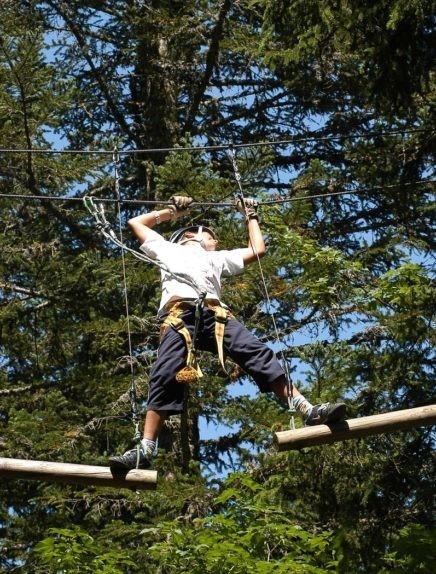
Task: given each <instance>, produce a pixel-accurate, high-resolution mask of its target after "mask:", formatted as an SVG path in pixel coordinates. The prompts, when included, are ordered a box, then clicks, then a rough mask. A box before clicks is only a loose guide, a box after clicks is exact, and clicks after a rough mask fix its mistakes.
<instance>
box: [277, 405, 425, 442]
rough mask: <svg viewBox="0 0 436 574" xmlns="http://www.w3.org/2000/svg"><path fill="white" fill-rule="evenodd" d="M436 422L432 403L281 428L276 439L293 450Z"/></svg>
mask: <svg viewBox="0 0 436 574" xmlns="http://www.w3.org/2000/svg"><path fill="white" fill-rule="evenodd" d="M433 424H436V405H428V406H425V407H417V408H413V409H406V410H402V411H394V412H391V413H384V414H380V415H373V416H369V417H361V418H357V419H350V420H346V421H340V422H336V423H331V424H329V425H317V426H313V427H304V428H300V429H295V430H289V431H283V432H277V433H275V435H274V442H275V444H276V446H277V448H278V450H280V451H284V450H293V449H299V448H304V447H308V446H316V445H320V444H330V443H333V442H337V441H343V440H348V439H353V438H362V437H366V436H371V435H375V434H382V433H389V432H395V431H400V430H407V429H411V428H413V427H418V426H425V425H433Z"/></svg>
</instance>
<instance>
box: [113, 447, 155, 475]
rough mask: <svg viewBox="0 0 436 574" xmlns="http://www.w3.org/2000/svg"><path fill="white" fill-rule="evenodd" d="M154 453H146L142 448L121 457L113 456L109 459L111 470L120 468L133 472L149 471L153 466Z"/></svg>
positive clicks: (129, 451) (132, 450) (134, 449)
mask: <svg viewBox="0 0 436 574" xmlns="http://www.w3.org/2000/svg"><path fill="white" fill-rule="evenodd" d="M152 463H153V452H149V453H146V452H144V449H143V447H142V446H140V447H139V449H138V448H132V449H131V450H127V451H126V452H125V453H124V454H122V455H120V456H111V457H110V458H109V466H110V467H111V468H120V469H124V470H132V469H134V468H141V469H147V468H150V467H151V466H152Z"/></svg>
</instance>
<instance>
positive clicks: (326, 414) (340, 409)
mask: <svg viewBox="0 0 436 574" xmlns="http://www.w3.org/2000/svg"><path fill="white" fill-rule="evenodd" d="M346 410H347V406H346V404H345V403H322V404H320V405H315V406H313V407H312V410H311V411H310V415H309V416H308V417H307V418H306V420H305V421H304V424H305V426H307V427H308V426H309V427H310V426H315V425H324V424H326V423H333V422H337V421H340V420H342V419H343V418H344V417H345V413H346Z"/></svg>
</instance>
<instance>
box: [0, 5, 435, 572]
mask: <svg viewBox="0 0 436 574" xmlns="http://www.w3.org/2000/svg"><path fill="white" fill-rule="evenodd" d="M432 7H433V3H432V2H430V1H420V0H391V1H387V0H381V1H375V2H361V1H359V0H316V1H315V0H304V1H302V0H293V1H290V2H283V1H281V0H268V1H267V0H236V1H234V2H231V1H229V0H220V1H206V0H203V1H198V0H197V1H195V0H186V1H177V0H174V1H171V0H167V1H163V0H162V1H157V0H149V1H145V0H144V1H141V0H125V1H114V0H101V1H95V0H88V1H84V0H70V1H68V2H67V1H62V0H56V1H55V0H48V1H36V0H28V1H25V0H13V1H12V0H2V1H1V2H0V16H1V18H0V81H1V86H2V89H1V91H0V147H1V150H0V192H1V195H2V197H1V211H0V220H1V224H0V242H1V244H0V250H1V260H0V266H1V278H0V322H1V323H0V326H1V339H0V344H1V348H0V361H1V371H0V454H1V456H2V457H11V458H19V459H31V460H50V461H66V462H75V463H83V464H98V465H106V464H107V457H108V456H109V455H110V454H115V453H119V452H122V451H123V450H124V449H125V448H127V447H129V446H130V443H131V441H132V438H133V434H134V426H133V425H132V420H131V413H130V402H129V389H130V387H131V385H132V374H131V372H132V368H133V372H134V380H135V384H136V386H137V394H138V402H139V407H140V409H141V412H142V411H143V410H144V408H145V404H146V403H145V401H146V396H147V381H148V373H149V369H150V365H151V364H152V363H153V359H154V357H155V353H156V346H157V342H158V325H157V322H156V317H155V314H156V310H157V306H158V301H159V273H158V270H157V269H156V268H155V267H153V266H151V265H146V264H144V263H142V262H139V261H137V260H136V259H135V258H133V257H131V256H130V255H128V254H127V255H126V257H125V271H126V273H125V275H126V282H125V283H124V278H123V260H122V256H121V255H122V254H121V251H120V249H118V248H116V247H114V246H113V245H112V244H110V243H108V242H107V241H106V240H104V239H103V238H102V236H101V234H100V233H99V231H98V229H97V228H96V226H95V222H94V220H93V219H92V218H91V217H90V216H89V214H88V212H87V211H86V209H85V207H84V205H83V202H82V199H81V198H82V197H83V196H85V195H87V196H91V197H93V198H94V199H95V200H96V201H97V200H105V201H104V203H103V205H104V207H105V211H106V217H107V219H108V221H109V222H110V223H111V225H112V227H113V229H114V230H115V232H116V233H117V234H118V235H119V236H120V235H122V239H123V241H124V242H125V243H126V245H128V246H129V247H132V248H134V247H137V246H136V243H135V241H134V240H133V238H132V237H131V236H130V235H129V234H128V233H127V230H126V225H125V224H126V220H127V219H128V218H129V217H131V216H133V215H135V214H138V213H140V212H142V211H144V210H148V209H152V208H153V207H154V205H155V203H153V202H159V203H158V204H159V205H161V206H162V207H164V206H165V205H166V203H167V202H168V200H169V198H170V197H171V196H172V195H174V194H182V195H190V196H192V197H193V198H195V200H196V201H197V202H198V203H199V205H198V207H197V209H196V210H193V212H192V215H191V216H190V217H191V219H189V218H188V219H187V220H186V223H190V222H195V221H200V220H201V221H204V222H205V223H207V224H209V225H210V226H212V227H213V228H214V229H215V230H216V232H217V234H218V236H219V239H220V246H221V247H224V248H231V247H238V246H241V245H244V244H246V229H245V224H244V222H243V221H242V220H241V218H240V217H238V216H237V214H236V212H235V210H234V208H233V207H232V206H231V203H232V202H233V196H234V193H235V191H237V185H236V182H235V177H234V173H233V170H232V165H231V162H230V161H229V157H228V154H227V151H228V147H229V146H231V145H233V150H234V152H235V155H236V159H237V162H238V166H239V169H240V172H241V177H242V180H241V181H242V187H243V190H244V194H245V195H246V196H254V197H256V198H257V199H258V200H259V202H260V203H261V207H260V215H261V222H262V229H263V231H264V233H265V237H266V239H267V243H268V254H267V256H266V257H265V258H264V259H262V262H261V264H262V266H261V268H260V269H259V267H258V266H256V265H252V266H251V267H250V268H249V269H248V270H247V271H246V272H245V274H244V275H243V276H240V277H237V278H233V279H231V280H228V281H226V284H225V288H224V299H225V301H226V302H227V303H228V305H229V306H230V307H231V309H232V311H233V313H234V314H235V315H236V316H237V317H238V318H239V319H241V320H242V321H244V322H245V324H246V325H247V326H248V327H249V328H250V329H252V330H253V332H255V333H256V334H257V335H258V336H259V337H261V338H262V339H263V340H265V341H267V342H268V344H270V345H272V346H273V347H274V348H275V349H276V350H277V351H280V358H281V359H282V360H284V361H286V362H287V365H288V366H289V369H290V372H291V375H292V377H293V379H294V381H295V382H296V383H297V384H298V386H299V387H300V388H301V389H302V390H303V391H304V393H305V394H306V395H307V396H308V397H309V398H310V399H311V400H312V401H313V402H319V401H325V400H333V401H335V400H344V401H345V402H347V405H348V416H349V418H354V417H359V416H365V415H372V414H376V413H381V412H388V411H392V410H397V409H407V408H412V407H416V406H421V405H425V404H429V403H432V402H433V403H434V402H435V400H434V382H433V380H434V379H433V371H432V358H433V357H432V344H433V343H434V331H433V330H432V327H433V323H432V320H433V315H434V301H435V298H434V283H433V276H432V263H433V259H432V256H433V248H434V235H433V229H434V227H433V213H434V212H433V205H434V204H432V201H433V198H434V180H433V177H434V172H433V156H432V150H434V149H435V129H434V126H435V123H434V68H433V64H434V60H433V57H434V52H433V51H432V50H434V12H433V11H432ZM432 46H433V47H432ZM432 103H433V107H432ZM114 150H115V151H114ZM55 152H56V153H55ZM116 175H117V176H118V179H116V177H115V176H116ZM117 183H118V184H119V193H120V199H121V201H119V202H117V201H116V199H117V187H118V186H117ZM147 202H148V203H147ZM206 204H207V205H206ZM222 204H227V205H222ZM183 223H184V222H183ZM173 229H174V227H172V226H169V225H167V226H165V225H162V227H161V229H160V231H162V232H163V233H164V234H166V233H171V231H172V230H173ZM125 296H127V300H128V304H129V306H128V312H127V308H126V304H125ZM272 312H273V313H274V317H275V322H276V326H277V332H278V336H279V343H277V339H276V335H275V332H274V321H272ZM129 332H130V338H131V347H132V354H131V355H130V351H129ZM201 364H202V368H203V371H204V372H205V374H206V376H205V377H204V378H203V379H202V380H201V381H200V382H199V383H198V384H197V385H193V386H191V387H190V393H189V401H188V404H187V408H186V411H185V412H184V413H183V415H182V416H181V417H179V418H177V417H176V418H174V419H172V420H171V422H170V423H169V424H168V425H167V426H166V428H165V431H164V433H163V436H162V440H161V442H160V450H159V456H158V457H157V459H156V469H157V470H158V473H159V481H158V486H157V490H156V491H155V492H135V491H130V490H123V489H103V488H98V487H79V486H67V485H55V484H49V483H43V482H31V481H11V480H4V479H3V480H2V481H1V492H0V501H1V506H0V571H1V572H16V573H32V574H35V573H39V572H41V573H44V574H47V573H57V574H60V573H68V574H69V573H75V572H77V573H79V572H80V573H81V574H82V573H86V572H90V573H106V574H118V573H128V574H129V573H132V574H133V573H136V572H141V573H144V572H145V573H147V574H148V573H156V574H157V573H161V574H165V573H166V574H173V573H174V574H176V573H177V574H179V573H181V572H187V573H190V574H196V573H202V574H204V573H223V572H224V573H230V572H231V573H232V574H245V573H251V572H252V573H260V574H262V573H273V572H274V574H277V573H278V574H280V573H294V572H295V573H297V572H298V573H317V574H324V573H328V572H339V573H346V574H349V573H360V572H362V573H381V574H382V573H387V572H390V573H391V572H393V573H404V574H406V573H407V574H410V573H412V572H413V573H422V574H424V573H430V571H432V565H434V563H435V558H436V557H435V543H434V542H435V537H434V523H433V522H432V519H433V517H432V504H431V501H432V499H433V496H434V484H435V475H434V460H433V458H432V456H433V450H432V449H433V447H434V434H432V431H431V428H428V427H427V428H425V427H424V428H417V429H414V430H411V431H407V432H401V433H394V434H389V435H381V436H376V437H373V438H371V439H369V438H368V439H365V440H359V441H349V442H344V443H338V444H336V445H332V446H325V447H316V448H311V449H305V450H302V451H300V452H292V453H277V452H276V451H275V450H274V448H273V446H272V436H273V432H275V431H277V430H286V429H287V428H288V424H289V413H288V412H287V410H286V408H284V407H283V406H281V405H280V404H278V403H277V401H276V400H275V399H273V398H272V397H270V396H260V395H259V394H257V393H256V390H255V388H254V386H252V384H251V383H250V382H249V381H248V380H247V378H246V377H245V376H244V373H242V372H240V370H238V369H237V368H236V367H235V366H233V367H231V377H230V381H229V379H228V377H227V376H224V375H223V373H222V372H221V371H220V370H219V368H218V364H217V361H216V359H215V358H213V357H212V358H211V357H209V356H204V357H202V358H201ZM210 429H212V431H213V432H210ZM206 433H207V434H206Z"/></svg>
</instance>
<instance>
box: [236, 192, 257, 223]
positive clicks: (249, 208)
mask: <svg viewBox="0 0 436 574" xmlns="http://www.w3.org/2000/svg"><path fill="white" fill-rule="evenodd" d="M257 206H258V203H257V201H256V200H255V199H253V198H252V197H246V198H244V203H242V201H241V200H240V199H238V200H237V201H236V209H237V210H238V211H239V213H241V214H242V215H243V216H244V217H245V218H246V219H259V216H258V215H257Z"/></svg>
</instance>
